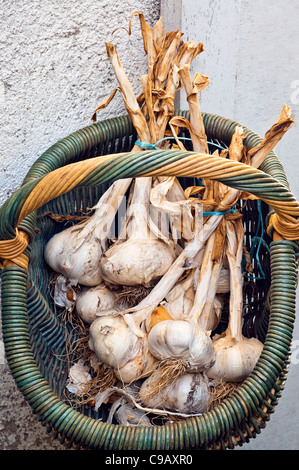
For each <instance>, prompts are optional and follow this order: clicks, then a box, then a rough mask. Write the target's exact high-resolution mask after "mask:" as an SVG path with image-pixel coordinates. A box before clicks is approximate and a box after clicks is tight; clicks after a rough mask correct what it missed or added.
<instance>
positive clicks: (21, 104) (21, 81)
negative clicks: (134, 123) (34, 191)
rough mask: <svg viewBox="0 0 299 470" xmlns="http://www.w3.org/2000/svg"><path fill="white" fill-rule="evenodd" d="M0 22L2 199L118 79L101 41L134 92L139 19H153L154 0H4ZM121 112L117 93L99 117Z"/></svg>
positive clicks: (140, 58) (84, 121)
mask: <svg viewBox="0 0 299 470" xmlns="http://www.w3.org/2000/svg"><path fill="white" fill-rule="evenodd" d="M1 8H2V14H1V20H0V21H1V23H0V48H1V50H0V52H1V72H0V73H1V76H0V141H1V142H2V145H1V149H0V168H1V194H0V204H2V203H3V202H4V201H5V200H6V198H7V197H8V196H9V195H10V194H11V192H12V191H13V190H14V189H15V188H16V187H18V186H19V184H20V183H21V181H22V178H23V177H24V176H25V174H26V171H27V169H28V168H29V167H30V166H31V164H32V163H33V162H34V161H35V160H36V158H37V157H38V156H39V155H40V154H41V153H42V152H43V151H44V150H46V149H47V148H48V147H49V146H50V145H52V144H53V143H55V142H56V141H57V140H58V139H60V138H63V137H65V136H67V135H68V134H70V133H71V132H73V131H75V130H77V129H79V128H81V127H83V126H86V125H89V124H91V120H90V119H91V116H92V114H93V112H94V110H95V109H96V107H97V106H98V105H99V104H100V102H101V101H102V100H103V99H104V98H106V97H108V96H109V94H110V93H111V92H112V90H113V89H114V88H115V86H116V80H115V78H114V74H113V71H112V68H111V66H110V62H109V59H108V58H107V57H106V49H105V42H106V41H108V42H109V41H113V43H114V44H115V45H116V46H117V49H118V53H119V55H120V58H121V60H122V62H123V65H124V67H125V69H126V71H127V74H128V76H129V77H130V80H131V83H132V84H133V88H134V90H136V93H137V91H139V90H140V88H141V87H140V84H139V77H140V75H141V73H142V71H143V70H144V66H145V62H144V56H145V54H144V51H143V42H142V37H141V33H140V27H139V20H138V17H137V16H136V17H135V18H134V19H133V27H132V34H131V36H128V34H127V33H126V32H125V31H124V30H123V29H119V30H118V31H116V32H115V33H114V34H113V35H112V32H113V31H114V30H115V29H117V28H118V27H127V26H128V22H129V20H130V17H131V14H132V13H133V12H134V11H135V10H139V11H142V12H143V13H144V15H145V17H146V18H147V20H148V22H149V23H150V24H151V23H154V22H155V21H156V20H157V19H158V18H159V13H160V1H159V0H150V1H145V0H137V1H135V0H134V1H133V0H118V1H114V0H112V1H108V0H81V1H79V0H70V1H67V0H44V1H43V2H37V1H35V0H26V1H25V0H15V1H13V2H10V1H8V0H2V2H1ZM123 112H124V107H123V104H122V100H121V97H120V95H116V96H115V98H114V100H113V101H112V103H110V105H109V108H107V109H106V110H104V111H103V112H102V113H101V115H100V118H105V117H108V116H115V115H118V114H121V113H123Z"/></svg>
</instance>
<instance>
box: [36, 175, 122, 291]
mask: <svg viewBox="0 0 299 470" xmlns="http://www.w3.org/2000/svg"><path fill="white" fill-rule="evenodd" d="M130 183H131V179H129V178H128V179H122V180H118V181H115V182H114V183H113V184H112V185H111V186H110V188H109V189H108V190H107V191H106V192H105V193H104V194H103V195H102V197H101V198H100V200H99V202H98V203H97V205H96V206H95V207H94V209H95V213H94V214H93V215H92V216H91V217H90V218H88V219H86V220H85V221H84V222H82V223H78V224H75V225H73V226H72V227H69V228H67V229H65V230H63V231H61V232H59V233H57V234H55V235H54V236H53V237H52V238H51V239H50V240H49V241H48V243H47V245H46V247H45V259H46V262H47V263H48V265H49V266H50V267H51V268H52V269H53V270H54V271H56V272H57V273H60V274H63V275H64V276H65V277H66V278H68V279H70V281H71V282H72V284H73V285H76V284H82V285H84V286H96V285H97V284H99V283H100V282H101V281H102V275H101V267H100V259H101V256H102V254H103V251H105V250H106V248H107V241H108V238H109V235H110V230H111V226H112V223H113V221H114V218H115V215H116V212H117V210H118V207H119V205H120V203H121V200H122V198H123V196H124V195H125V193H126V191H127V189H128V187H129V185H130Z"/></svg>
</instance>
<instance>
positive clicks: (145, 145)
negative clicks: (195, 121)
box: [135, 137, 225, 150]
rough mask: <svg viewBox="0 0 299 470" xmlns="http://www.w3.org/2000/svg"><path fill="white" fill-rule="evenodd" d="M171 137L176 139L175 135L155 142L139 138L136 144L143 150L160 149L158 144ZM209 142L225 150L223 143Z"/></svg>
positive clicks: (182, 138)
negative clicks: (151, 142)
mask: <svg viewBox="0 0 299 470" xmlns="http://www.w3.org/2000/svg"><path fill="white" fill-rule="evenodd" d="M177 138H178V139H179V140H190V141H191V140H192V139H190V138H189V137H177ZM170 139H172V140H175V138H174V137H164V138H163V139H161V140H158V142H156V143H155V144H150V143H149V142H140V141H139V140H136V142H135V145H138V146H139V147H140V148H141V149H142V150H160V149H158V148H157V145H158V144H160V143H161V142H163V141H164V140H170ZM208 144H210V145H214V147H218V148H220V149H221V150H225V148H224V147H222V146H221V145H218V144H215V143H214V142H209V141H208Z"/></svg>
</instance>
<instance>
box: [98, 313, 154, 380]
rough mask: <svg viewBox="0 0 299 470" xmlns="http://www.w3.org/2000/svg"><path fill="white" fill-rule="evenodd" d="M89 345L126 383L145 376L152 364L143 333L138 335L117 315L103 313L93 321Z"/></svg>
mask: <svg viewBox="0 0 299 470" xmlns="http://www.w3.org/2000/svg"><path fill="white" fill-rule="evenodd" d="M89 348H90V349H91V350H92V351H94V352H95V354H96V355H97V358H98V360H99V361H100V362H102V363H104V364H106V365H108V366H110V367H112V368H113V369H114V372H115V375H116V377H118V378H119V380H121V381H122V382H125V383H129V382H132V381H134V380H137V379H138V378H139V377H140V376H141V375H144V376H146V374H148V373H150V372H151V370H152V368H153V365H154V363H155V358H154V357H152V355H151V354H150V353H149V351H148V349H147V341H146V336H143V337H139V336H137V335H136V334H135V332H134V331H133V330H132V329H131V328H130V326H129V325H128V324H127V323H126V321H125V320H124V318H123V316H122V315H120V314H119V315H117V314H114V315H112V314H111V315H104V316H101V317H99V318H97V319H96V320H94V321H93V322H92V324H91V326H90V329H89Z"/></svg>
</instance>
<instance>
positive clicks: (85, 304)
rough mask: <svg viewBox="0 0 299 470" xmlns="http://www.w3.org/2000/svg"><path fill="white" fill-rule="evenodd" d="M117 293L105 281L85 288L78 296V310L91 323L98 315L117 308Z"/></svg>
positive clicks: (83, 318) (76, 305)
mask: <svg viewBox="0 0 299 470" xmlns="http://www.w3.org/2000/svg"><path fill="white" fill-rule="evenodd" d="M115 297H116V296H115V293H114V292H113V291H111V290H110V289H108V287H107V286H106V285H105V284H104V283H100V284H99V285H97V286H95V287H90V288H83V289H82V290H81V291H80V293H79V294H78V296H77V300H76V304H75V307H76V312H77V313H78V315H79V316H80V317H81V318H82V320H84V321H85V322H86V323H89V324H91V323H92V322H93V321H94V320H95V319H96V318H97V317H98V316H100V315H105V314H106V313H107V311H110V310H112V309H114V308H115Z"/></svg>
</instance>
